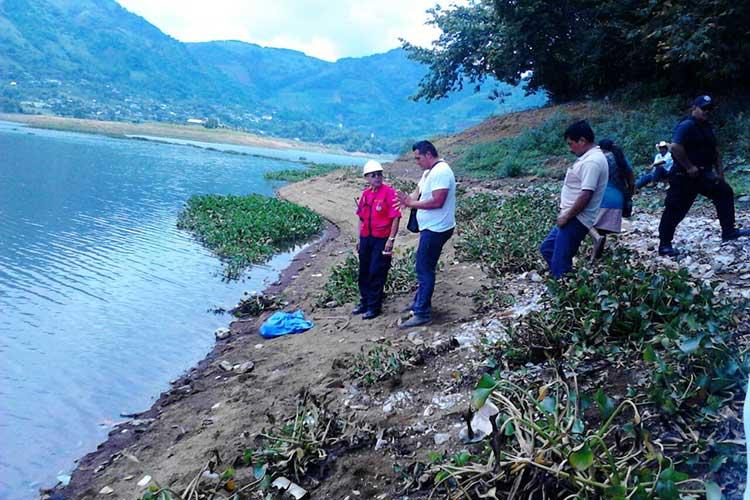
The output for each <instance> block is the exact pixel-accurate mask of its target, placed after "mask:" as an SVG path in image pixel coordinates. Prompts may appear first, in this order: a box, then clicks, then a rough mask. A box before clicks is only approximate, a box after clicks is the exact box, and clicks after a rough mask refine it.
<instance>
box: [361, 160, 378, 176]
mask: <svg viewBox="0 0 750 500" xmlns="http://www.w3.org/2000/svg"><path fill="white" fill-rule="evenodd" d="M382 171H383V165H381V164H380V163H379V162H377V161H375V160H367V163H365V166H364V168H363V169H362V175H367V174H371V173H373V172H382Z"/></svg>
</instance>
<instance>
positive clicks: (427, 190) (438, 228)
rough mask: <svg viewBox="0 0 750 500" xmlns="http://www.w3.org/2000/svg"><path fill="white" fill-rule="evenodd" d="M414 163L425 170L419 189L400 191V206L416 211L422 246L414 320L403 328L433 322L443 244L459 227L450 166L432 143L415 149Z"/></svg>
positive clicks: (453, 181)
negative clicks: (408, 191)
mask: <svg viewBox="0 0 750 500" xmlns="http://www.w3.org/2000/svg"><path fill="white" fill-rule="evenodd" d="M411 149H412V151H413V152H414V160H415V161H416V162H417V165H419V167H420V168H421V169H422V170H424V172H423V173H422V178H421V179H420V181H419V184H418V185H417V189H416V190H415V191H414V192H413V193H412V194H411V195H408V194H406V193H403V192H400V191H399V192H398V201H399V204H400V205H401V206H404V207H409V208H416V209H417V222H418V223H419V247H418V248H417V264H416V271H417V283H418V287H417V293H416V294H415V296H414V302H413V303H412V306H411V312H412V317H411V318H409V319H408V320H407V321H405V322H403V323H401V326H400V327H401V328H410V327H413V326H419V325H423V324H425V323H428V322H429V321H430V320H431V319H432V292H433V291H434V290H435V269H436V268H437V264H438V260H439V259H440V253H441V252H442V251H443V245H445V243H446V242H447V241H448V240H449V239H450V237H451V236H452V235H453V229H454V228H455V227H456V178H455V177H454V175H453V170H451V167H450V165H448V164H447V163H446V162H445V161H444V160H442V159H440V158H439V157H438V152H437V149H435V146H434V145H433V144H432V143H431V142H429V141H419V142H417V143H416V144H414V145H413V146H412V148H411Z"/></svg>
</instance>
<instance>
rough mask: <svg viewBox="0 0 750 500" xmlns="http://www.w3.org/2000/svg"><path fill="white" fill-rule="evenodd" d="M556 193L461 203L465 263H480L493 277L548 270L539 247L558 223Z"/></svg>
mask: <svg viewBox="0 0 750 500" xmlns="http://www.w3.org/2000/svg"><path fill="white" fill-rule="evenodd" d="M557 211H558V210H557V195H556V194H553V190H552V189H548V188H537V189H535V190H534V191H533V192H529V193H527V194H521V195H516V196H512V197H510V198H507V199H503V198H501V197H499V196H497V195H495V194H487V193H483V194H478V195H474V196H471V197H468V198H464V199H462V200H461V201H460V202H459V206H458V212H457V218H458V221H459V224H458V227H459V238H458V241H457V242H456V250H457V252H458V256H459V258H461V259H462V260H465V261H475V262H480V263H481V265H482V267H483V268H484V269H485V270H486V271H487V272H488V273H490V274H492V275H497V274H500V273H504V272H524V271H530V270H532V269H544V261H543V260H542V257H541V254H540V253H539V244H540V243H541V242H542V240H543V239H544V237H545V236H546V235H547V233H548V232H549V230H550V229H551V228H552V225H553V224H554V223H555V216H556V215H557Z"/></svg>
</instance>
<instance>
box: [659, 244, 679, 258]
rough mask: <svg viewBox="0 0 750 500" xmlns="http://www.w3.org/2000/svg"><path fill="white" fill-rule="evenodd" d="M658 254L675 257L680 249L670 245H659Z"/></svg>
mask: <svg viewBox="0 0 750 500" xmlns="http://www.w3.org/2000/svg"><path fill="white" fill-rule="evenodd" d="M659 255H663V256H664V257H677V256H678V255H680V251H679V250H678V249H677V248H673V247H672V245H667V246H663V247H659Z"/></svg>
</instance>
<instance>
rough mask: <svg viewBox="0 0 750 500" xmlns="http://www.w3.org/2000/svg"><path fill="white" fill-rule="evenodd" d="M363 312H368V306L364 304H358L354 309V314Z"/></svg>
mask: <svg viewBox="0 0 750 500" xmlns="http://www.w3.org/2000/svg"><path fill="white" fill-rule="evenodd" d="M363 312H367V307H366V306H364V305H362V304H357V307H355V308H354V309H353V310H352V314H362V313H363Z"/></svg>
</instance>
